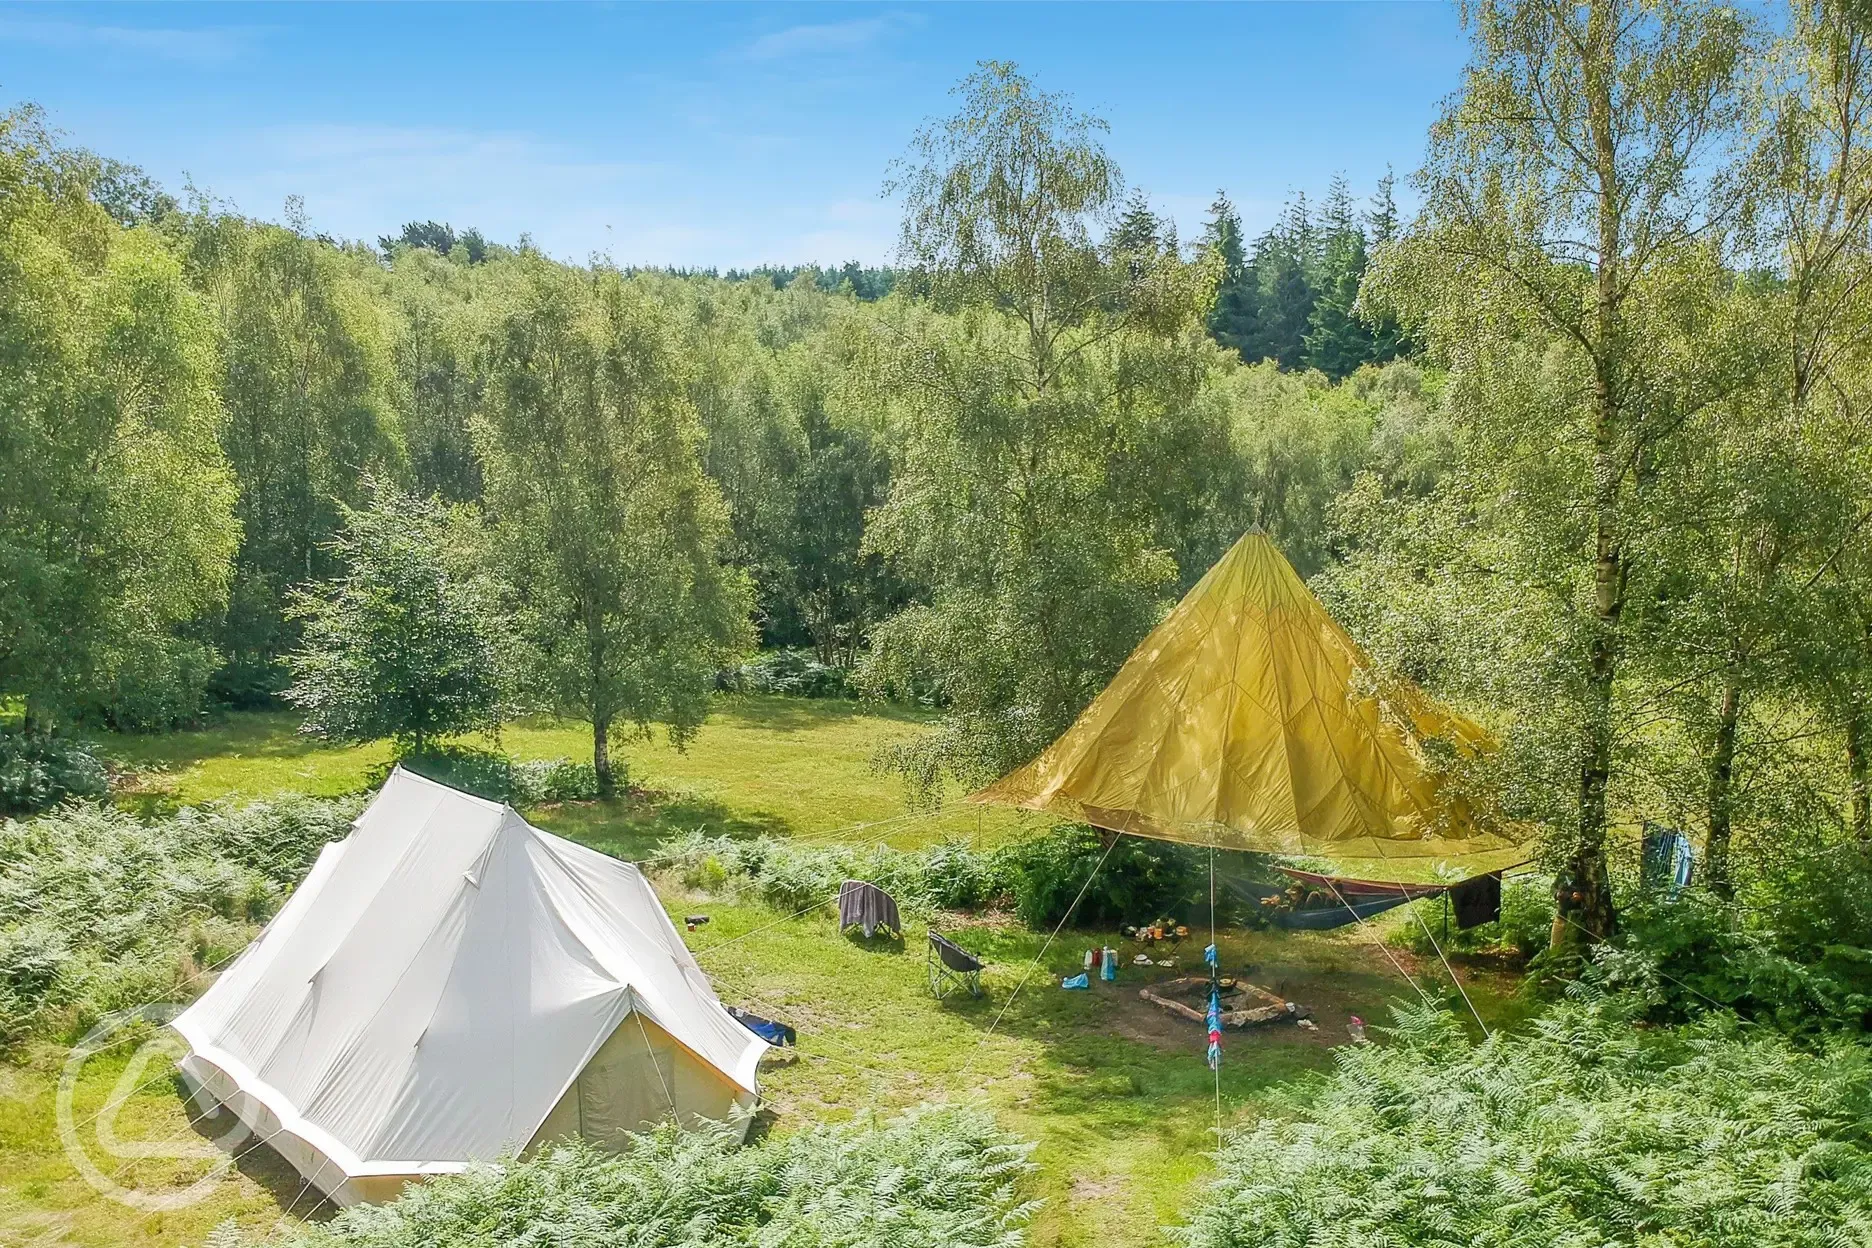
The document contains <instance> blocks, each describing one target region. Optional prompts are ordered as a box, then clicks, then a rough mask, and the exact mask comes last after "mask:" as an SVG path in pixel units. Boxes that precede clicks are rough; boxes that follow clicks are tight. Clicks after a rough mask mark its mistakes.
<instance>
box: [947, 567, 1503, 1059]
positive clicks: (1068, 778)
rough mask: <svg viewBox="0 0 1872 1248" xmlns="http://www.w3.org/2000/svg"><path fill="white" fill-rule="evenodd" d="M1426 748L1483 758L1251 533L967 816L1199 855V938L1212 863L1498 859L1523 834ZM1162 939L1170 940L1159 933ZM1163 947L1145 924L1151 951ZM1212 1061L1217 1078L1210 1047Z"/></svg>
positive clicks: (1331, 914) (1377, 902) (1321, 921)
mask: <svg viewBox="0 0 1872 1248" xmlns="http://www.w3.org/2000/svg"><path fill="white" fill-rule="evenodd" d="M1431 741H1435V742H1437V744H1438V746H1439V747H1440V748H1448V749H1454V750H1456V751H1458V752H1460V753H1462V754H1465V755H1475V754H1477V753H1479V752H1481V751H1482V750H1484V749H1486V748H1488V747H1489V745H1490V741H1489V739H1488V736H1487V734H1486V733H1484V732H1483V731H1482V729H1481V728H1479V727H1478V726H1477V725H1475V724H1473V723H1471V722H1470V721H1468V720H1467V719H1465V718H1463V717H1462V716H1460V715H1457V714H1454V713H1453V712H1451V711H1448V710H1446V709H1444V708H1443V707H1440V706H1438V705H1437V704H1436V703H1435V702H1433V701H1432V700H1431V699H1430V698H1429V697H1428V696H1426V695H1425V694H1424V693H1423V691H1422V690H1420V689H1418V688H1417V687H1416V686H1414V685H1412V684H1410V683H1409V682H1408V681H1404V680H1399V679H1396V678H1392V677H1389V676H1387V675H1386V674H1385V673H1383V672H1381V671H1379V670H1378V669H1377V668H1376V667H1375V666H1374V665H1373V664H1372V662H1371V660H1370V659H1369V658H1368V657H1367V656H1366V655H1365V653H1364V651H1362V650H1361V649H1360V648H1359V647H1358V644H1357V643H1356V642H1354V641H1353V640H1352V638H1351V636H1350V635H1349V634H1348V633H1347V632H1346V631H1345V630H1344V629H1343V628H1341V627H1340V626H1339V624H1338V623H1337V622H1336V621H1335V620H1334V619H1333V618H1332V616H1331V615H1329V614H1328V613H1327V611H1326V608H1325V607H1324V606H1323V605H1322V604H1321V603H1320V601H1319V599H1317V598H1315V597H1314V596H1313V594H1312V592H1311V591H1310V590H1308V589H1307V587H1306V583H1305V582H1303V581H1302V580H1301V579H1300V577H1299V575H1298V574H1297V573H1296V572H1295V571H1294V570H1293V566H1292V565H1291V564H1289V563H1288V562H1287V560H1286V559H1285V558H1283V557H1282V556H1281V553H1280V552H1279V551H1278V550H1276V549H1275V547H1274V544H1273V543H1272V542H1271V541H1269V540H1268V538H1267V535H1266V534H1264V533H1261V532H1260V531H1259V530H1256V531H1252V532H1250V533H1248V534H1246V535H1245V536H1243V537H1242V539H1241V540H1240V541H1238V542H1236V543H1235V545H1234V546H1233V547H1231V548H1230V550H1229V552H1228V553H1227V554H1225V555H1224V556H1223V557H1222V558H1221V560H1219V561H1218V562H1217V563H1216V565H1215V566H1214V567H1212V568H1210V569H1209V571H1208V572H1206V573H1205V574H1204V575H1203V578H1202V579H1201V580H1200V581H1198V582H1197V583H1196V585H1195V587H1194V588H1193V589H1191V590H1190V591H1189V593H1188V594H1186V595H1184V597H1183V600H1182V601H1181V602H1179V603H1178V604H1177V605H1176V606H1175V607H1174V608H1173V609H1172V610H1171V612H1170V614H1169V615H1167V616H1165V617H1164V620H1163V622H1162V623H1161V624H1159V625H1158V626H1157V627H1156V628H1155V629H1153V630H1151V632H1150V634H1149V635H1148V636H1147V637H1145V638H1144V640H1143V641H1142V642H1141V643H1139V645H1138V647H1137V649H1135V650H1134V651H1132V653H1131V656H1130V657H1129V658H1128V659H1126V660H1125V662H1124V665H1123V666H1122V667H1120V668H1119V669H1118V674H1117V675H1116V676H1114V677H1113V678H1112V680H1111V683H1110V684H1108V685H1107V686H1106V687H1105V688H1104V690H1102V691H1101V692H1100V693H1099V695H1098V696H1097V697H1095V698H1093V699H1092V702H1091V704H1090V705H1089V706H1087V707H1086V709H1085V710H1084V711H1083V712H1082V713H1081V714H1080V715H1079V718H1078V719H1077V720H1075V721H1074V722H1073V724H1072V726H1071V727H1069V728H1068V729H1067V730H1066V731H1065V732H1064V733H1062V734H1061V735H1060V736H1059V737H1058V739H1056V740H1055V741H1054V742H1053V743H1052V744H1051V745H1049V746H1047V747H1046V748H1045V749H1044V750H1042V751H1041V752H1040V753H1039V755H1038V756H1037V757H1035V758H1034V759H1033V760H1032V761H1030V762H1028V763H1027V764H1026V765H1024V766H1022V767H1017V768H1015V769H1014V770H1013V771H1011V772H1009V773H1008V774H1006V775H1004V776H1002V777H1001V778H1000V779H999V780H997V781H995V782H994V783H993V784H990V785H988V786H987V787H985V788H983V789H980V790H978V791H977V792H975V793H973V794H970V796H969V800H970V801H974V802H982V803H990V804H994V805H1001V806H1014V807H1018V808H1020V809H1024V810H1046V811H1051V812H1053V813H1055V814H1057V815H1060V816H1062V817H1063V818H1067V819H1073V820H1078V821H1080V822H1084V823H1089V824H1091V825H1093V826H1094V827H1097V828H1101V829H1104V830H1105V831H1107V832H1112V833H1118V834H1125V833H1129V834H1132V835H1136V836H1145V837H1152V838H1155V839H1157V840H1165V841H1177V842H1181V843H1183V844H1186V845H1196V846H1207V847H1208V849H1209V857H1210V881H1209V885H1210V886H1209V896H1210V904H1209V925H1210V929H1211V931H1213V930H1214V927H1215V919H1216V913H1215V884H1216V874H1217V872H1216V865H1215V859H1216V856H1217V851H1218V850H1252V851H1258V852H1260V853H1268V854H1285V855H1289V856H1301V855H1309V856H1311V855H1317V856H1320V857H1326V858H1337V859H1348V858H1361V859H1392V858H1406V857H1414V858H1437V859H1445V860H1447V859H1469V860H1474V859H1476V858H1478V857H1480V856H1482V855H1485V854H1488V855H1493V854H1497V853H1500V852H1501V851H1506V850H1511V849H1512V848H1513V847H1514V845H1515V844H1516V842H1517V840H1519V839H1523V835H1522V833H1521V831H1520V830H1519V829H1513V828H1511V827H1510V826H1509V825H1507V824H1505V823H1502V824H1498V823H1497V822H1496V821H1494V820H1491V819H1488V818H1484V817H1482V816H1481V814H1480V813H1479V812H1478V811H1477V810H1476V809H1475V808H1474V807H1473V806H1472V805H1471V804H1470V803H1469V802H1468V801H1467V800H1466V798H1465V797H1464V795H1463V794H1461V793H1459V792H1457V791H1455V790H1454V789H1453V788H1451V787H1450V786H1448V785H1447V784H1446V783H1445V780H1444V775H1443V773H1442V772H1441V771H1440V770H1439V769H1437V768H1436V767H1434V766H1432V765H1431V762H1430V756H1429V751H1428V749H1426V745H1427V743H1428V742H1431ZM1100 861H1103V859H1101V860H1100ZM1491 865H1492V864H1491ZM1094 870H1096V867H1095V868H1094ZM1271 891H1272V892H1274V893H1280V892H1282V891H1284V890H1281V889H1278V888H1275V889H1272V890H1271ZM1407 897H1408V893H1400V894H1399V895H1398V898H1397V900H1390V899H1388V898H1372V897H1367V898H1364V899H1362V900H1361V899H1354V898H1349V897H1346V898H1340V899H1338V903H1339V904H1338V906H1337V908H1336V910H1333V909H1322V910H1319V911H1317V912H1314V913H1312V914H1308V915H1305V916H1304V917H1302V918H1300V919H1299V921H1292V922H1288V923H1285V924H1283V926H1303V925H1304V926H1315V925H1317V926H1319V927H1336V926H1338V925H1339V923H1341V922H1345V921H1348V920H1351V921H1356V919H1358V918H1360V917H1363V915H1362V914H1361V912H1360V909H1359V907H1362V906H1369V907H1371V912H1372V913H1376V912H1377V911H1378V910H1382V909H1388V908H1390V907H1391V906H1394V905H1401V904H1403V901H1404V900H1406V899H1407ZM1257 900H1259V898H1258V897H1257ZM1276 908H1278V907H1276ZM1294 909H1296V911H1297V912H1298V911H1299V909H1300V908H1297V907H1296V908H1294ZM1339 916H1344V917H1339ZM1277 921H1278V920H1277ZM1170 930H1171V932H1172V934H1178V932H1177V927H1176V924H1175V923H1174V922H1173V923H1171V924H1170ZM1162 935H1163V932H1162V929H1161V927H1158V926H1156V925H1153V927H1152V929H1151V936H1152V937H1153V938H1157V937H1161V936H1162ZM1143 938H1144V937H1143V935H1142V933H1140V939H1143ZM1212 939H1213V938H1212ZM1211 956H1212V957H1213V955H1211ZM1215 978H1216V976H1215V967H1214V964H1213V961H1212V962H1211V965H1210V975H1209V978H1208V981H1207V982H1208V983H1209V985H1210V987H1211V995H1213V996H1216V997H1217V1004H1216V1009H1217V1011H1218V1013H1219V1014H1220V1016H1222V1017H1223V1018H1226V1017H1227V1015H1228V1014H1230V1013H1240V1011H1225V1010H1222V1008H1221V1002H1220V995H1219V989H1218V986H1217V985H1216V984H1215ZM1171 982H1172V983H1177V982H1180V981H1174V980H1173V981H1171ZM1181 982H1194V983H1198V984H1200V983H1203V982H1204V981H1201V980H1196V981H1181ZM1145 991H1146V993H1149V992H1150V990H1149V989H1146V990H1145ZM1238 991H1239V990H1238ZM1257 991H1259V990H1257ZM1262 995H1264V996H1270V997H1271V995H1272V994H1265V993H1263V994H1262ZM1152 999H1157V1000H1158V1001H1159V1004H1166V1005H1167V1004H1168V1000H1167V999H1164V998H1161V994H1158V996H1156V997H1153V998H1152ZM1273 1000H1274V1001H1278V998H1274V999H1273ZM1289 1004H1290V1003H1286V1002H1281V1003H1280V1005H1281V1006H1282V1007H1286V1006H1287V1005H1289ZM1182 1008H1184V1009H1189V1007H1182ZM1253 1008H1254V1009H1255V1010H1265V1009H1269V1008H1273V1002H1272V1001H1270V1002H1269V1003H1268V1005H1265V1006H1262V1007H1253ZM1189 1012H1190V1013H1191V1014H1195V1011H1194V1010H1193V1009H1189ZM1299 1012H1300V1011H1299V1010H1298V1007H1294V1008H1293V1009H1292V1010H1288V1009H1285V1008H1282V1009H1281V1010H1279V1011H1278V1014H1277V1015H1276V1016H1281V1015H1285V1016H1290V1017H1292V1016H1297V1015H1298V1014H1299ZM1197 1017H1202V1016H1201V1015H1197ZM1269 1021H1271V1019H1270V1020H1269ZM1218 1035H1219V1033H1218ZM1209 1058H1210V1062H1211V1064H1212V1065H1214V1064H1216V1063H1219V1062H1220V1060H1221V1052H1220V1047H1219V1043H1212V1044H1211V1046H1210V1050H1209Z"/></svg>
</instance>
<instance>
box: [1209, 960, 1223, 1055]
mask: <svg viewBox="0 0 1872 1248" xmlns="http://www.w3.org/2000/svg"><path fill="white" fill-rule="evenodd" d="M1210 948H1211V949H1213V948H1215V946H1214V945H1211V946H1210ZM1221 1068H1222V995H1221V993H1220V992H1218V991H1217V990H1216V986H1215V985H1214V984H1211V985H1209V1069H1210V1070H1220V1069H1221Z"/></svg>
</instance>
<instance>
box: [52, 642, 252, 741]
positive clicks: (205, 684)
mask: <svg viewBox="0 0 1872 1248" xmlns="http://www.w3.org/2000/svg"><path fill="white" fill-rule="evenodd" d="M220 666H221V655H220V653H219V652H217V651H216V650H215V649H214V648H213V647H212V646H209V645H207V644H206V643H204V642H201V641H199V640H196V639H194V638H191V637H175V636H163V635H150V634H144V635H141V636H139V635H136V634H130V635H127V636H124V637H120V638H114V639H112V640H111V641H109V642H107V643H106V644H105V645H104V646H103V647H102V649H101V650H100V662H99V665H98V670H97V671H96V673H95V674H94V676H93V679H92V684H91V687H90V688H89V689H87V690H86V691H85V692H84V693H83V694H82V695H81V696H80V697H79V698H78V699H77V710H78V715H79V717H80V718H82V719H84V720H86V721H88V722H91V723H98V724H103V725H105V726H106V727H109V728H114V729H116V730H117V731H119V732H170V731H173V730H174V729H177V728H183V727H191V726H194V725H195V724H197V723H199V722H200V721H201V717H202V716H201V712H202V709H203V706H204V704H205V702H206V701H207V694H208V689H209V685H210V683H211V682H212V681H213V679H214V675H215V672H216V670H217V669H218V668H219V667H220Z"/></svg>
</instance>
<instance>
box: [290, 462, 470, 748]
mask: <svg viewBox="0 0 1872 1248" xmlns="http://www.w3.org/2000/svg"><path fill="white" fill-rule="evenodd" d="M371 490H372V498H371V503H370V506H369V507H368V508H367V509H364V510H353V509H351V508H349V507H346V508H344V509H343V517H344V520H343V523H344V527H343V529H342V530H340V532H339V534H338V537H337V538H336V539H335V540H334V541H333V543H332V549H333V551H334V552H335V553H336V554H337V555H338V556H339V558H340V559H341V560H342V561H343V566H344V571H343V573H342V574H341V575H340V576H339V577H338V578H337V579H335V580H333V581H331V582H329V583H326V584H323V585H320V586H317V587H315V588H310V589H306V590H299V591H295V592H294V594H293V597H292V608H291V610H292V614H293V615H294V616H296V617H297V618H299V619H301V620H303V621H304V639H303V642H302V645H301V648H300V649H299V650H298V651H297V652H295V653H294V654H293V655H292V656H291V659H290V663H291V665H292V671H293V684H292V686H291V688H289V689H287V690H286V693H285V696H286V700H287V701H288V702H291V703H292V704H293V705H295V706H297V707H299V708H300V709H301V710H303V711H304V712H305V723H304V725H303V731H305V732H308V733H311V734H313V735H315V736H320V737H326V738H329V739H331V740H335V741H374V740H377V739H379V738H382V737H390V738H392V739H394V740H396V741H397V742H398V743H399V744H404V745H407V746H408V747H409V748H410V749H411V750H414V751H416V752H418V753H420V752H421V751H422V749H423V748H424V746H425V744H426V743H427V742H429V741H430V740H432V739H433V738H436V737H442V736H453V735H456V734H459V733H465V732H475V731H479V730H483V729H492V728H495V727H497V726H498V724H499V722H500V720H499V715H500V710H501V701H502V697H501V695H502V688H501V671H500V663H499V656H498V651H497V649H496V646H495V643H494V639H493V636H492V626H491V624H490V622H489V618H488V616H489V603H488V593H487V591H486V589H485V588H484V587H483V586H482V585H480V584H479V581H478V575H477V573H476V571H475V569H474V566H473V555H474V552H473V549H472V539H471V538H468V537H465V536H464V529H465V527H466V522H467V521H468V520H469V517H466V516H463V515H459V514H451V513H450V512H449V511H448V510H447V509H446V508H444V507H443V506H442V505H441V504H440V503H439V502H437V501H436V500H434V499H420V498H415V497H413V496H411V495H408V494H404V493H403V492H402V491H401V490H398V489H396V488H395V487H394V486H390V485H385V484H382V483H372V485H371ZM464 547H467V549H464Z"/></svg>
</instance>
